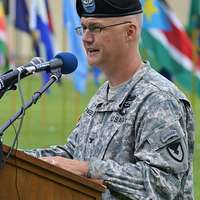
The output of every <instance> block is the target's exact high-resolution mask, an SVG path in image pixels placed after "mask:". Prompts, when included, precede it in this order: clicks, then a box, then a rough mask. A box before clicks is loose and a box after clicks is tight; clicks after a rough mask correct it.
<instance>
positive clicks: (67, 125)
mask: <svg viewBox="0 0 200 200" xmlns="http://www.w3.org/2000/svg"><path fill="white" fill-rule="evenodd" d="M40 85H41V83H40V79H39V77H38V76H33V77H29V78H28V79H24V80H22V88H23V90H24V94H25V95H24V96H25V100H29V99H30V98H31V96H32V95H33V93H34V92H35V91H37V90H38V89H39V88H40ZM96 89H97V88H96V87H95V86H94V84H93V83H92V81H90V82H89V83H88V89H87V93H86V94H85V95H82V96H79V95H78V94H77V93H76V92H74V88H73V86H72V82H71V80H70V79H68V78H63V79H62V84H54V85H53V86H52V87H51V89H50V94H48V95H47V94H45V95H44V96H43V97H42V98H41V99H39V101H38V102H37V103H36V104H35V105H33V106H32V107H31V108H29V109H28V110H27V111H26V113H25V119H24V123H23V127H22V130H21V133H20V136H19V140H18V148H23V149H30V148H36V147H47V146H50V145H54V144H65V143H66V138H67V136H68V134H69V133H70V132H71V130H72V129H73V127H74V126H75V124H76V122H77V120H78V118H79V116H80V114H81V112H82V111H83V110H84V108H85V106H86V105H87V103H88V101H89V99H90V97H91V96H92V94H94V93H95V91H96ZM19 105H21V104H20V98H19V94H18V90H17V91H8V92H7V93H6V94H5V95H4V96H3V98H2V99H1V104H0V113H1V115H0V125H3V124H4V123H5V122H6V121H7V120H8V119H9V118H10V117H11V116H12V115H13V114H14V113H15V112H17V111H18V110H19V108H20V106H19ZM194 110H195V119H196V139H195V142H196V145H195V154H194V185H195V196H196V199H200V191H199V190H198V188H200V179H199V178H198V177H200V169H199V167H198V165H199V160H200V136H199V135H198V133H199V131H200V123H199V120H200V101H199V99H198V98H195V103H194ZM18 125H19V120H17V121H16V122H15V126H16V127H17V126H18ZM14 137H15V132H14V129H13V127H12V126H10V127H9V128H8V129H7V130H6V131H5V132H4V137H3V143H4V144H8V145H10V146H11V145H12V142H13V139H14Z"/></svg>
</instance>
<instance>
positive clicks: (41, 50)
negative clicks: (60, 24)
mask: <svg viewBox="0 0 200 200" xmlns="http://www.w3.org/2000/svg"><path fill="white" fill-rule="evenodd" d="M31 3H32V4H31V13H30V29H31V31H33V32H34V34H33V35H34V36H35V48H36V52H37V53H38V54H39V55H37V56H42V57H45V58H46V59H47V60H50V59H52V58H53V57H54V55H55V48H54V43H53V37H52V29H51V27H50V24H49V17H48V16H50V12H49V7H48V1H47V0H32V2H31ZM37 36H38V37H37ZM48 80H49V74H48V73H46V72H44V73H43V82H44V83H46V82H47V81H48Z"/></svg>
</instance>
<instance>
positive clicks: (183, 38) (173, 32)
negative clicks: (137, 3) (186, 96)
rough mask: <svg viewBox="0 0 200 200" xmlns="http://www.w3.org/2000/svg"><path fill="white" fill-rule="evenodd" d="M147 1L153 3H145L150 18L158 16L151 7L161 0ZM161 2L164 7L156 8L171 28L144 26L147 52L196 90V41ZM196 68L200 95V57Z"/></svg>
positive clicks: (197, 88) (183, 82) (188, 86)
mask: <svg viewBox="0 0 200 200" xmlns="http://www.w3.org/2000/svg"><path fill="white" fill-rule="evenodd" d="M145 2H149V4H151V6H148V7H145V6H147V5H148V4H147V3H146V4H143V6H144V10H146V12H145V13H144V14H145V15H147V13H148V12H149V17H151V15H154V13H153V12H152V11H151V9H152V8H153V7H156V5H157V4H156V2H158V0H146V1H145ZM159 4H160V7H159V8H158V7H156V9H155V10H157V12H159V13H162V16H164V19H163V22H165V23H166V20H167V29H166V28H161V27H156V26H153V25H152V28H145V27H144V29H143V31H142V49H146V52H145V53H146V54H148V56H149V55H150V57H151V58H152V61H153V62H154V64H155V65H156V64H158V65H160V66H165V67H166V68H167V70H168V71H169V72H170V73H171V74H172V75H173V77H174V78H175V80H176V81H177V82H179V83H180V84H181V85H182V86H183V87H184V88H186V89H188V90H190V91H192V90H193V87H194V85H193V80H194V78H193V71H194V66H193V52H192V42H191V40H190V38H189V37H188V36H187V34H186V32H185V30H184V28H183V26H182V24H181V23H180V21H179V19H178V18H177V17H176V15H175V13H174V12H172V10H171V9H170V8H169V7H168V6H167V5H166V4H164V2H163V1H159ZM150 8H151V9H150ZM149 9H150V10H149ZM160 16H161V15H160ZM144 19H146V18H144ZM159 20H161V19H159ZM164 25H165V24H163V26H164ZM195 69H196V70H195V79H196V83H197V84H196V86H195V91H196V92H198V94H199V95H200V59H198V63H197V66H196V67H195Z"/></svg>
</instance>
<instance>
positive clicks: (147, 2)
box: [140, 0, 171, 31]
mask: <svg viewBox="0 0 200 200" xmlns="http://www.w3.org/2000/svg"><path fill="white" fill-rule="evenodd" d="M140 1H141V3H142V6H143V12H144V21H143V28H144V29H151V28H157V29H161V30H164V31H168V30H170V28H171V26H170V23H169V20H168V18H167V16H166V15H165V13H164V12H162V10H163V7H162V5H161V3H160V2H159V0H140Z"/></svg>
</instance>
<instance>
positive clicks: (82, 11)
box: [76, 0, 142, 17]
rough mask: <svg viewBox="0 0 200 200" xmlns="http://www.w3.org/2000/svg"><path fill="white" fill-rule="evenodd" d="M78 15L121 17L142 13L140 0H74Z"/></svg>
mask: <svg viewBox="0 0 200 200" xmlns="http://www.w3.org/2000/svg"><path fill="white" fill-rule="evenodd" d="M76 9H77V13H78V15H79V16H80V17H121V16H127V15H134V14H138V13H142V6H141V3H140V0H76Z"/></svg>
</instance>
